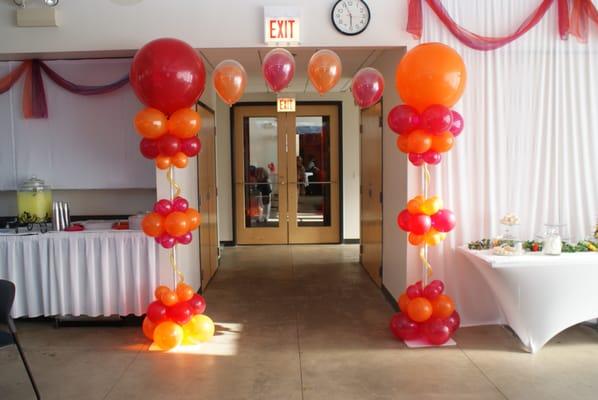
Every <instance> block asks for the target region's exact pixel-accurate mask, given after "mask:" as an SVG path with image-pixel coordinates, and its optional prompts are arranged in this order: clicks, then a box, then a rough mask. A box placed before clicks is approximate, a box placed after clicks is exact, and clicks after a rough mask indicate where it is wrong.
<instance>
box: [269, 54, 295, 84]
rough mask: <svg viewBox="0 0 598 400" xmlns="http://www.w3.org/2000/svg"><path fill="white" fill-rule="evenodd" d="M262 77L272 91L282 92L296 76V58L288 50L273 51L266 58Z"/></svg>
mask: <svg viewBox="0 0 598 400" xmlns="http://www.w3.org/2000/svg"><path fill="white" fill-rule="evenodd" d="M262 75H263V76H264V79H265V81H266V83H267V84H268V87H270V89H272V91H274V92H280V91H281V90H283V89H285V88H286V87H287V86H289V84H290V83H291V81H292V80H293V77H294V76H295V58H294V57H293V55H292V54H291V53H290V52H289V51H288V50H285V49H274V50H271V51H270V52H269V53H268V54H266V57H264V61H263V63H262Z"/></svg>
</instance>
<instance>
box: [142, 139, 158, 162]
mask: <svg viewBox="0 0 598 400" xmlns="http://www.w3.org/2000/svg"><path fill="white" fill-rule="evenodd" d="M139 151H140V152H141V155H142V156H143V157H145V158H149V159H150V160H153V159H154V158H156V157H158V155H159V154H160V150H159V149H158V143H157V140H152V139H146V138H143V139H141V142H139Z"/></svg>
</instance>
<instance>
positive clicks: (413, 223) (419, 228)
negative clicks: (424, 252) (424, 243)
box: [409, 214, 432, 235]
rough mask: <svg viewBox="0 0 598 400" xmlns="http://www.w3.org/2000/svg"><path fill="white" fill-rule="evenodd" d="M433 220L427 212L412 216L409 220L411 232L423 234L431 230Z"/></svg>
mask: <svg viewBox="0 0 598 400" xmlns="http://www.w3.org/2000/svg"><path fill="white" fill-rule="evenodd" d="M431 226H432V221H431V220H430V217H429V216H427V215H425V214H416V215H412V216H411V220H410V221H409V232H412V233H414V234H416V235H423V234H425V233H426V232H428V231H429V230H430V227H431Z"/></svg>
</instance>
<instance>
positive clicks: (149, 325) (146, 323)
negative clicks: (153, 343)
mask: <svg viewBox="0 0 598 400" xmlns="http://www.w3.org/2000/svg"><path fill="white" fill-rule="evenodd" d="M141 329H142V330H143V334H144V335H145V337H146V338H148V339H149V340H154V330H155V329H156V325H155V324H154V323H153V322H152V321H150V319H149V318H148V317H145V318H144V319H143V324H142V325H141Z"/></svg>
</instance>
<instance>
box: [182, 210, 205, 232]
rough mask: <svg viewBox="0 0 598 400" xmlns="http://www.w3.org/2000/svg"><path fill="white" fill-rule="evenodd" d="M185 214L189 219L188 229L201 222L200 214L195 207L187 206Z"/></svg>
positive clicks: (194, 227)
mask: <svg viewBox="0 0 598 400" xmlns="http://www.w3.org/2000/svg"><path fill="white" fill-rule="evenodd" d="M185 215H187V220H188V221H189V230H190V231H192V230H194V229H196V228H197V227H198V226H199V224H200V223H201V214H200V213H199V211H197V210H196V209H195V208H191V207H189V208H188V209H187V211H185Z"/></svg>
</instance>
